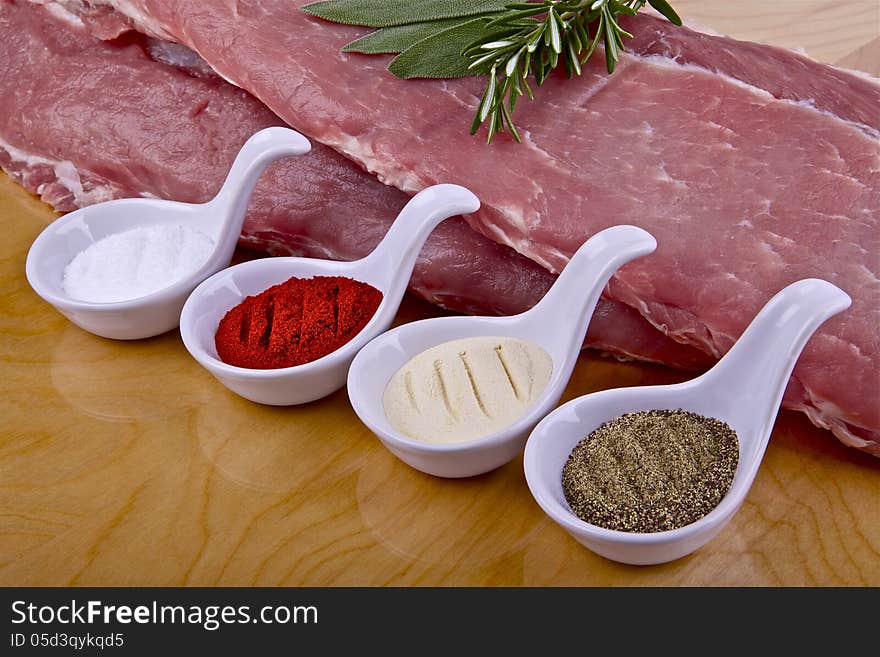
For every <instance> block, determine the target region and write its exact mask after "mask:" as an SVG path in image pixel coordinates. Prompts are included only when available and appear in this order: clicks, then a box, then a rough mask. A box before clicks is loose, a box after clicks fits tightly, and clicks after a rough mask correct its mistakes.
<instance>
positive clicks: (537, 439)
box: [524, 279, 851, 565]
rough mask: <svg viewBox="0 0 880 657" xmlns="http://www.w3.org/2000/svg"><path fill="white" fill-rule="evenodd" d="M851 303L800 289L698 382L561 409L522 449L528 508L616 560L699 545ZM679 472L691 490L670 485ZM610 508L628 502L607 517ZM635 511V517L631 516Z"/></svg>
mask: <svg viewBox="0 0 880 657" xmlns="http://www.w3.org/2000/svg"><path fill="white" fill-rule="evenodd" d="M850 303H851V299H850V297H849V296H848V295H847V294H846V293H845V292H843V291H842V290H840V289H839V288H837V287H836V286H834V285H832V284H831V283H828V282H827V281H823V280H819V279H804V280H801V281H798V282H796V283H793V284H791V285H789V286H788V287H786V288H785V289H783V290H782V291H780V292H779V293H777V294H776V295H775V296H774V297H773V298H772V299H771V300H770V301H769V302H768V303H767V304H766V305H765V306H764V308H763V309H762V310H761V311H760V312H759V313H758V315H757V316H756V317H755V319H754V320H753V321H752V323H751V324H750V325H749V326H748V328H747V329H746V330H745V332H744V333H743V334H742V337H740V339H739V340H738V341H737V342H736V344H734V346H733V348H731V350H730V351H729V352H728V353H727V354H726V355H725V356H724V357H723V358H722V359H721V360H720V361H719V362H718V363H717V364H716V365H715V366H714V367H713V368H712V369H711V370H709V371H708V372H706V373H705V374H703V375H702V376H699V377H697V378H695V379H692V380H691V381H687V382H685V383H680V384H676V385H666V386H642V387H635V388H619V389H616V390H605V391H602V392H597V393H593V394H589V395H585V396H583V397H579V398H577V399H574V400H572V401H570V402H568V403H566V404H564V405H562V406H560V407H559V408H558V409H556V410H555V411H554V412H553V413H551V414H550V415H548V416H547V417H545V418H544V419H543V420H542V421H541V423H540V424H538V425H537V426H536V427H535V429H534V431H532V434H531V436H530V437H529V440H528V442H527V444H526V450H525V457H524V467H525V474H526V480H527V482H528V485H529V488H530V489H531V491H532V494H533V495H534V497H535V500H536V501H537V502H538V504H539V505H540V506H541V508H543V509H544V511H545V512H546V513H547V514H548V515H549V516H550V517H551V518H552V519H553V520H555V521H556V522H557V523H558V524H559V525H561V526H562V527H563V528H564V529H565V530H566V531H568V533H569V534H571V535H572V536H573V537H574V538H575V539H576V540H577V541H578V542H580V543H581V544H583V545H584V546H586V547H587V548H589V549H590V550H592V551H594V552H596V553H598V554H600V555H602V556H604V557H606V558H608V559H612V560H614V561H620V562H623V563H629V564H636V565H648V564H657V563H665V562H668V561H673V560H675V559H679V558H681V557H683V556H685V555H688V554H690V553H691V552H693V551H695V550H697V549H698V548H700V547H702V546H703V545H704V544H705V543H707V542H708V541H710V540H711V539H712V538H714V537H715V536H716V535H717V534H718V533H719V532H720V531H721V530H722V529H723V527H724V526H725V525H726V524H727V522H728V521H729V520H730V519H731V518H732V517H733V515H734V514H735V513H736V511H737V510H738V509H739V507H740V505H741V504H742V503H743V501H744V500H745V497H746V495H747V493H748V491H749V488H750V487H751V485H752V482H753V480H754V478H755V474H756V473H757V471H758V467H759V466H760V464H761V459H762V458H763V455H764V450H765V449H766V447H767V443H768V441H769V439H770V432H771V430H772V428H773V423H774V421H775V419H776V415H777V412H778V410H779V405H780V402H781V400H782V395H783V393H784V391H785V387H786V385H787V383H788V380H789V377H790V375H791V372H792V370H793V369H794V365H795V363H796V362H797V360H798V357H799V356H800V353H801V351H802V350H803V349H804V347H805V346H806V344H807V341H808V340H809V339H810V337H811V336H812V334H813V333H814V332H815V331H816V329H818V328H819V326H820V325H821V324H822V323H823V322H825V321H826V320H828V319H829V318H831V317H832V316H834V315H836V314H838V313H840V312H842V311H844V310H846V309H847V308H848V307H849V306H850ZM672 432H675V433H672ZM585 439H586V440H585ZM731 441H733V442H731ZM737 442H738V454H735V453H734V447H735V446H736V445H735V443H737ZM686 449H694V450H695V452H694V453H695V454H696V456H694V457H691V458H690V460H687V461H685V460H680V461H678V462H677V459H686V458H688V457H687V456H686V455H684V452H683V451H682V450H686ZM652 450H654V451H653V452H652ZM664 459H665V462H664ZM628 461H632V463H628ZM695 464H701V467H702V468H704V470H703V471H697V470H696V469H694V465H695ZM590 467H593V468H594V469H593V470H589V468H590ZM603 468H604V470H603ZM688 469H691V470H693V472H692V473H691V474H692V475H693V476H692V477H691V482H690V484H692V486H690V488H688V486H682V485H680V484H681V481H679V480H680V479H682V474H684V475H687V474H688ZM710 469H712V471H711V473H709V475H708V476H707V470H710ZM624 480H625V481H624ZM597 484H598V485H597ZM615 487H619V488H620V490H619V491H617V492H615V490H614V489H615ZM591 491H592V492H594V493H597V494H596V495H595V496H594V497H593V498H591V497H590V493H591ZM700 495H705V496H704V497H700ZM615 496H616V497H615ZM619 500H623V501H625V502H627V503H626V504H623V505H621V506H619V507H617V511H615V503H616V501H619ZM707 500H710V503H709V504H707ZM645 501H647V502H648V503H646V504H641V502H645ZM640 505H641V508H640ZM620 509H623V510H624V511H625V512H623V513H621V512H619V511H620ZM639 511H640V512H642V513H644V515H643V516H642V517H637V516H636V515H633V514H634V513H636V512H639ZM579 516H580V517H579ZM583 517H590V518H591V520H592V522H586V521H585V520H583V519H582V518H583ZM667 527H674V528H672V529H667Z"/></svg>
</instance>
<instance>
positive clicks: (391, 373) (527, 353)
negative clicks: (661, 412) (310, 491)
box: [348, 226, 657, 477]
mask: <svg viewBox="0 0 880 657" xmlns="http://www.w3.org/2000/svg"><path fill="white" fill-rule="evenodd" d="M656 246H657V242H656V241H655V240H654V238H653V237H652V236H651V235H650V234H649V233H647V232H645V231H644V230H642V229H641V228H637V227H635V226H615V227H613V228H608V229H606V230H603V231H602V232H600V233H597V234H596V235H594V236H593V237H591V238H590V239H589V241H587V242H586V243H585V244H583V245H582V246H581V247H580V248H579V249H578V250H577V252H576V253H575V254H574V255H573V256H572V258H571V260H570V261H569V263H568V265H567V266H566V267H565V269H564V270H563V271H562V273H561V274H560V276H559V278H558V279H557V281H556V282H555V283H554V285H553V287H551V288H550V290H549V291H548V292H547V294H546V295H544V298H543V299H542V300H541V301H540V302H539V303H538V304H536V305H535V306H534V308H532V309H531V310H528V311H527V312H524V313H521V314H519V315H514V316H512V317H440V318H436V319H427V320H423V321H419V322H412V323H410V324H405V325H403V326H400V327H398V328H396V329H393V330H391V331H389V332H387V333H384V334H382V335H380V336H379V337H377V338H376V339H375V340H373V341H372V342H370V343H369V344H368V345H367V346H366V347H364V348H363V349H362V350H361V351H360V353H358V355H357V356H356V357H355V359H354V361H353V362H352V365H351V369H350V370H349V373H348V395H349V398H350V399H351V403H352V406H353V407H354V410H355V412H356V413H357V415H358V416H359V417H360V419H361V420H362V421H363V422H364V424H366V425H367V426H368V427H369V428H370V429H371V430H372V431H373V433H375V434H376V435H377V436H378V437H379V439H380V440H381V441H382V442H383V443H384V445H385V446H386V447H387V448H388V449H389V450H390V451H391V452H392V453H393V454H395V455H396V456H397V457H399V458H400V459H401V460H403V461H404V462H406V463H407V464H409V465H410V466H412V467H414V468H416V469H417V470H421V471H423V472H427V473H428V474H433V475H437V476H440V477H469V476H472V475H476V474H480V473H483V472H488V471H489V470H493V469H495V468H497V467H500V466H502V465H504V464H505V463H507V462H508V461H510V460H511V459H513V458H514V457H516V455H517V454H519V453H520V452H521V451H522V448H523V445H524V444H525V441H526V438H527V436H528V433H529V431H530V430H531V429H532V427H534V426H535V425H536V424H537V423H538V421H539V420H540V419H541V418H542V417H544V416H545V415H546V414H547V413H548V412H549V411H550V410H551V409H552V408H553V407H554V406H555V405H556V403H557V402H558V401H559V398H560V396H561V395H562V392H563V390H564V389H565V386H566V384H567V383H568V379H569V377H570V376H571V372H572V369H574V365H575V361H576V360H577V356H578V354H579V353H580V350H581V345H582V344H583V341H584V336H585V335H586V333H587V327H588V326H589V323H590V318H591V317H592V315H593V310H594V309H595V307H596V303H597V302H598V300H599V295H600V294H601V292H602V289H603V288H604V287H605V285H606V284H607V283H608V280H609V279H610V278H611V276H612V275H613V274H614V272H615V271H617V269H618V268H620V267H621V266H623V265H624V264H626V263H627V262H629V261H630V260H633V259H634V258H637V257H639V256H643V255H646V254H648V253H651V252H652V251H653V250H654V249H655V248H656Z"/></svg>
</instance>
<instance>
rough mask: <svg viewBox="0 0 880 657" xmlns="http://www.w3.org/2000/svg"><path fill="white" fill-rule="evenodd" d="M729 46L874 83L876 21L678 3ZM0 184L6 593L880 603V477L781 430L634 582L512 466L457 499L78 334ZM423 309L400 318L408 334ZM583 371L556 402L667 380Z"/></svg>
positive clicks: (313, 417)
mask: <svg viewBox="0 0 880 657" xmlns="http://www.w3.org/2000/svg"><path fill="white" fill-rule="evenodd" d="M674 4H675V6H676V7H677V8H679V9H680V10H681V12H682V13H683V14H685V15H686V16H688V17H690V18H692V19H693V20H696V21H698V22H700V23H702V24H703V25H707V26H710V27H712V28H714V29H716V30H719V31H724V32H727V33H730V34H732V35H734V36H737V37H740V38H753V39H761V40H764V41H771V42H774V43H780V44H783V45H787V46H801V47H803V48H805V49H806V50H807V51H808V52H809V53H810V54H812V55H813V56H814V57H816V58H818V59H823V60H825V61H832V62H840V63H841V64H842V65H846V66H850V67H854V68H861V69H863V70H869V71H872V72H874V73H877V72H880V71H878V70H877V67H878V65H880V61H878V60H880V58H878V56H877V55H878V36H880V35H878V20H880V13H878V12H880V5H878V3H877V2H875V1H873V0H872V1H869V2H814V1H810V0H785V1H778V2H774V3H763V2H736V3H730V2H721V1H718V2H705V1H703V2H697V1H681V0H679V1H678V2H675V3H674ZM53 216H54V215H53V214H52V213H51V212H50V211H49V210H48V208H47V207H46V206H44V205H43V204H41V203H40V202H39V201H37V200H35V199H33V198H32V197H31V196H29V195H28V194H27V193H26V192H24V191H23V190H22V189H21V188H20V187H18V186H16V185H15V184H14V183H12V182H11V181H10V180H9V179H8V178H6V177H3V176H0V222H2V226H3V227H4V238H5V247H4V249H3V255H2V256H0V290H2V292H0V584H7V585H9V584H16V585H23V584H36V585H45V584H79V585H87V584H94V585H100V584H156V585H159V584H167V585H176V584H190V585H198V584H200V585H211V584H229V585H241V584H261V585H269V584H288V585H294V584H315V585H345V584H348V585H363V584H366V585H374V584H376V585H378V584H398V585H409V584H417V585H428V584H477V585H480V584H487V585H496V584H510V585H517V584H527V585H548V584H549V585H554V584H567V585H592V584H602V585H604V584H609V585H676V584H687V585H697V584H719V585H726V584H737V585H757V584H785V585H815V584H821V585H826V584H837V585H851V584H869V585H878V584H880V504H878V500H880V477H878V474H880V460H877V459H875V458H872V457H869V456H867V455H865V454H862V453H859V452H856V451H854V450H851V449H847V448H845V447H843V446H841V445H840V444H838V443H837V441H836V440H835V439H834V438H833V437H832V436H831V435H830V434H828V433H826V432H824V431H820V430H818V429H816V428H814V427H812V425H810V424H809V422H807V421H806V420H805V419H804V418H803V417H802V416H800V415H796V414H790V413H783V414H782V415H781V416H780V420H779V421H778V422H777V426H776V429H775V431H774V435H773V438H772V441H771V444H770V447H769V449H768V451H767V455H766V457H765V460H764V463H763V465H762V467H761V469H760V471H759V473H758V476H757V479H756V481H755V484H754V487H753V488H752V491H751V493H750V494H749V497H748V500H747V502H746V504H745V505H744V507H743V508H742V510H741V511H740V512H739V513H738V514H737V515H736V517H735V518H734V520H733V521H732V523H731V524H730V526H729V527H728V528H727V529H726V530H725V531H724V532H722V534H721V535H720V536H719V537H718V538H716V539H715V540H714V541H712V542H711V543H710V544H709V545H707V546H706V547H705V548H704V549H702V550H700V551H699V552H697V553H696V554H694V555H692V556H690V557H688V558H686V559H683V560H680V561H678V562H675V563H673V564H667V565H665V566H658V567H650V568H635V567H627V566H622V565H618V564H614V563H611V562H609V561H606V560H604V559H602V558H601V557H598V556H596V555H594V554H592V553H590V552H588V551H587V550H585V549H583V548H581V547H580V546H579V545H578V544H577V543H575V542H574V541H573V540H572V539H570V538H569V537H568V536H567V535H566V534H565V533H564V532H563V531H562V530H561V529H559V528H558V527H557V526H555V525H554V524H553V523H552V522H551V521H550V520H549V519H547V518H546V517H545V516H544V514H543V513H542V512H541V510H540V509H539V508H538V506H537V505H536V504H535V503H534V501H533V500H532V498H531V496H530V494H529V492H528V489H527V488H526V485H525V481H524V478H523V474H522V463H521V460H517V461H515V462H513V463H511V464H509V465H507V466H505V467H503V468H501V469H500V470H498V471H496V472H493V473H490V474H488V475H484V476H482V477H477V478H474V479H471V480H466V481H445V480H439V479H434V478H431V477H428V476H426V475H422V474H420V473H418V472H416V471H414V470H411V469H410V468H408V467H407V466H405V465H403V464H402V463H401V462H399V461H398V460H397V459H395V458H394V457H393V456H392V455H391V454H390V453H388V452H387V451H386V450H385V449H384V448H383V447H382V446H381V444H380V443H379V442H378V441H377V440H376V439H375V438H374V437H373V436H372V435H371V434H370V433H369V431H368V430H367V429H366V428H364V427H363V426H362V425H361V424H360V423H359V421H358V420H357V418H356V416H355V415H354V413H353V412H352V410H351V407H350V406H349V404H348V401H347V398H346V395H345V392H344V391H341V392H339V393H337V394H335V395H333V396H332V397H330V398H328V399H325V400H322V401H320V402H316V403H313V404H310V405H308V406H305V407H298V408H287V409H285V408H269V407H262V406H258V405H256V404H251V403H249V402H246V401H244V400H242V399H240V398H238V397H236V396H235V395H233V394H232V393H230V392H227V391H226V390H225V389H224V388H222V387H221V386H220V385H219V384H217V383H216V382H215V381H214V380H213V379H212V378H211V376H210V375H208V374H207V373H206V372H205V371H203V370H202V369H200V367H199V366H198V365H197V364H196V363H195V362H194V361H193V360H192V359H191V358H190V357H189V356H188V354H187V353H186V351H185V350H184V348H183V345H182V344H181V342H180V339H179V336H178V335H177V334H176V333H170V334H167V335H164V336H161V337H159V338H155V339H151V340H145V341H140V342H135V343H116V342H113V341H109V340H104V339H101V338H97V337H94V336H91V335H89V334H87V333H84V332H83V331H81V330H79V329H77V328H75V327H74V326H72V325H71V324H69V323H68V322H67V321H66V320H65V319H64V318H63V317H61V316H60V315H59V314H57V313H56V312H55V311H54V310H52V309H51V308H50V307H49V306H47V305H46V304H45V303H43V302H42V301H41V300H39V299H38V298H37V297H36V296H35V295H34V294H33V292H32V291H31V290H30V288H29V287H28V285H27V282H26V281H25V278H24V260H25V256H26V253H27V249H28V247H29V246H30V243H31V242H32V240H33V239H34V237H35V236H36V235H37V233H38V232H39V231H40V230H41V229H42V228H43V226H45V224H46V223H47V222H49V221H50V220H51V219H52V218H53ZM435 312H436V311H435V310H433V309H431V308H429V307H428V306H427V305H425V304H422V303H420V302H416V301H414V300H408V301H407V302H406V304H405V306H404V308H403V310H402V312H401V317H400V321H406V320H409V319H413V318H417V317H423V316H426V315H429V314H432V313H435ZM681 378H682V375H681V374H679V373H676V372H673V371H671V370H667V369H664V368H660V367H651V366H643V365H633V364H622V363H617V362H616V361H613V360H607V359H603V358H601V357H598V356H596V355H594V354H587V355H584V356H582V357H581V359H580V362H579V363H578V366H577V368H576V370H575V373H574V377H573V379H572V382H571V384H570V385H569V387H568V390H567V393H566V398H570V397H573V396H575V395H578V394H583V393H585V392H589V391H593V390H599V389H603V388H607V387H613V386H622V385H634V384H649V383H664V382H671V381H677V380H680V379H681Z"/></svg>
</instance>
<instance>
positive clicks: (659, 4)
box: [302, 0, 681, 143]
mask: <svg viewBox="0 0 880 657" xmlns="http://www.w3.org/2000/svg"><path fill="white" fill-rule="evenodd" d="M645 4H650V5H651V6H652V7H654V9H656V10H657V11H659V12H660V13H661V14H663V15H664V16H665V17H666V18H667V19H668V20H670V21H671V22H672V23H675V24H676V25H681V19H680V18H679V17H678V14H676V13H675V10H673V9H672V7H670V6H669V3H668V2H666V0H533V1H532V2H522V1H520V2H516V1H512V0H323V1H321V2H315V3H312V4H308V5H304V6H303V7H302V10H303V11H304V12H306V13H307V14H309V15H311V16H315V17H317V18H322V19H324V20H329V21H334V22H337V23H345V24H348V25H362V26H366V27H373V28H378V29H377V30H376V31H374V32H371V33H370V34H367V35H365V36H363V37H361V38H359V39H356V40H354V41H352V42H351V43H349V44H347V45H346V46H344V47H343V50H344V51H346V52H360V53H365V54H375V53H396V54H397V57H395V58H394V59H393V60H392V61H391V63H390V65H389V66H388V70H389V71H390V72H391V73H393V74H394V75H396V76H397V77H399V78H403V79H409V78H457V77H463V76H467V75H483V76H487V77H488V81H487V83H486V88H485V90H484V92H483V95H482V98H481V100H480V103H479V105H478V107H477V111H476V114H475V115H474V120H473V123H472V124H471V134H475V133H476V132H477V131H478V130H479V129H480V126H481V125H482V124H484V123H487V124H488V137H487V140H488V142H489V143H491V142H492V138H493V137H494V136H495V135H496V134H497V133H499V132H503V131H505V130H509V131H510V133H511V135H513V137H514V138H515V139H516V140H517V141H522V140H521V138H520V135H519V132H518V131H517V129H516V126H515V125H514V123H513V113H514V110H515V109H516V102H517V99H518V98H519V97H520V96H523V95H526V96H528V97H529V98H532V99H534V92H533V91H532V88H531V87H530V86H529V78H532V79H533V80H534V83H535V85H536V86H541V85H542V84H543V83H544V81H545V80H547V78H548V76H549V75H550V74H551V73H552V72H553V70H554V69H555V68H556V67H557V66H558V65H559V62H560V61H561V62H562V63H563V65H564V66H565V71H566V73H567V74H568V77H572V76H574V75H580V74H581V71H582V67H583V65H584V63H586V61H587V60H588V59H589V58H590V57H591V56H592V55H593V53H594V52H595V51H596V49H597V48H598V47H599V44H602V46H603V48H604V51H605V65H606V67H607V69H608V73H609V74H610V73H613V72H614V68H615V66H616V65H617V62H618V61H619V60H620V53H621V52H622V51H623V50H624V49H625V46H624V38H625V37H626V38H631V37H632V35H631V34H630V33H629V32H627V31H626V30H624V29H623V28H622V27H621V26H620V24H619V23H618V17H619V16H621V15H628V16H635V15H636V13H638V11H639V10H640V9H642V8H643V7H644V6H645Z"/></svg>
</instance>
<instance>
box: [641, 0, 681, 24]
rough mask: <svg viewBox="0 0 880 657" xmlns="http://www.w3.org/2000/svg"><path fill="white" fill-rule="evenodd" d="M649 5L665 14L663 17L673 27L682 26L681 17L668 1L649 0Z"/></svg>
mask: <svg viewBox="0 0 880 657" xmlns="http://www.w3.org/2000/svg"><path fill="white" fill-rule="evenodd" d="M648 4H649V5H651V6H652V7H653V8H654V9H656V10H657V11H659V12H660V13H661V14H663V17H664V18H665V19H666V20H668V21H669V22H670V23H672V24H673V25H681V17H680V16H679V15H678V14H677V13H675V9H673V8H672V7H670V6H669V3H668V2H666V0H648Z"/></svg>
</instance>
